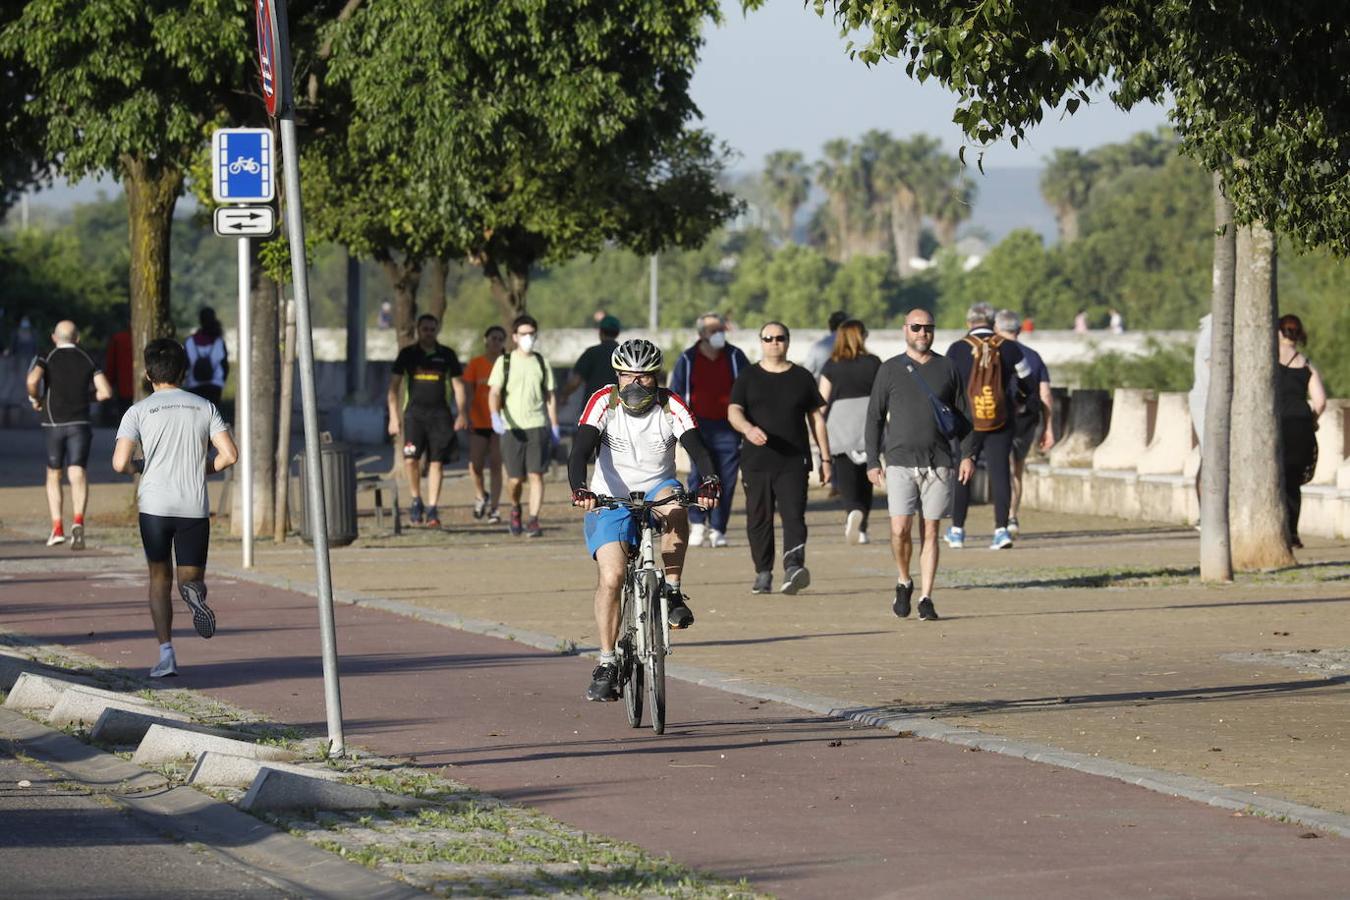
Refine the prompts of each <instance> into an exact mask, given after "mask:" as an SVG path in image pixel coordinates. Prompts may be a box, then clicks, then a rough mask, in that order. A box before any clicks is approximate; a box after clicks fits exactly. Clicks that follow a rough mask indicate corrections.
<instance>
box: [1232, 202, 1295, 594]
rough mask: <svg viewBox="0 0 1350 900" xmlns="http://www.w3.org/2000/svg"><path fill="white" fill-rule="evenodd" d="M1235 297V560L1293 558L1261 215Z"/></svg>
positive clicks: (1251, 565)
mask: <svg viewBox="0 0 1350 900" xmlns="http://www.w3.org/2000/svg"><path fill="white" fill-rule="evenodd" d="M1236 259H1237V263H1236V271H1237V278H1236V289H1235V291H1234V303H1233V307H1234V309H1233V358H1234V359H1240V360H1242V366H1241V367H1240V368H1237V367H1235V371H1234V378H1233V409H1232V416H1231V418H1232V424H1231V432H1230V433H1231V441H1232V447H1231V450H1230V455H1229V460H1230V467H1231V468H1230V484H1229V495H1228V511H1229V518H1230V531H1231V534H1230V538H1231V543H1232V551H1233V568H1235V569H1237V570H1238V571H1249V570H1253V569H1274V568H1279V567H1281V566H1289V565H1293V563H1294V555H1293V553H1292V552H1290V548H1289V533H1288V528H1287V524H1286V522H1285V512H1284V489H1283V485H1284V472H1283V466H1282V465H1281V446H1280V423H1279V418H1278V417H1277V416H1276V413H1275V360H1276V353H1277V349H1276V341H1275V321H1276V314H1275V236H1274V235H1273V234H1271V233H1270V231H1269V230H1267V229H1266V227H1265V226H1264V225H1263V224H1261V223H1259V222H1258V223H1255V224H1253V225H1250V226H1244V227H1242V228H1239V229H1238V232H1237V248H1236Z"/></svg>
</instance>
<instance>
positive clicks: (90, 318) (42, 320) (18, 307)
mask: <svg viewBox="0 0 1350 900" xmlns="http://www.w3.org/2000/svg"><path fill="white" fill-rule="evenodd" d="M122 231H123V234H125V232H126V227H125V225H124V226H123V229H122ZM98 250H99V248H98V247H96V246H93V245H91V244H90V243H88V242H86V241H82V240H81V236H80V233H79V231H78V230H77V229H75V228H72V227H69V226H68V227H65V228H62V229H60V230H57V231H43V230H39V229H36V228H30V229H27V230H25V231H20V232H15V233H12V234H6V235H4V236H0V308H3V309H5V310H6V318H7V319H8V320H9V322H8V323H7V325H9V326H11V327H12V324H13V322H17V321H18V319H19V318H20V317H22V316H24V315H27V316H29V317H30V319H31V320H32V322H33V325H34V327H35V328H36V329H37V334H38V339H39V344H40V345H42V344H45V343H46V336H47V335H48V334H50V333H51V329H52V327H53V326H54V325H56V323H57V322H58V321H60V320H61V319H66V318H68V319H72V320H73V321H74V322H75V323H76V325H78V326H79V328H80V335H81V340H82V341H84V343H85V344H86V346H88V347H90V348H91V349H94V350H98V349H100V348H101V347H102V346H103V343H104V341H106V340H107V338H108V336H109V335H110V334H112V332H114V331H117V330H119V329H121V328H123V327H125V326H126V320H125V317H124V314H123V312H122V307H123V305H124V304H125V303H126V301H127V280H126V260H125V258H123V259H121V260H120V261H117V260H105V261H104V265H102V266H94V265H85V264H81V261H82V259H85V258H88V257H96V256H98V255H99V253H98Z"/></svg>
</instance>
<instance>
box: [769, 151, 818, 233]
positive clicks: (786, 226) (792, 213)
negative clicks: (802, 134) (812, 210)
mask: <svg viewBox="0 0 1350 900" xmlns="http://www.w3.org/2000/svg"><path fill="white" fill-rule="evenodd" d="M764 186H765V189H766V191H767V192H768V195H769V202H770V203H772V204H773V207H774V209H775V210H776V211H777V213H778V221H779V224H780V226H781V227H782V229H783V236H784V237H785V238H787V240H789V241H791V240H792V232H793V223H794V222H795V221H796V219H797V210H799V209H801V206H802V204H803V203H805V202H806V195H807V192H808V191H809V190H810V188H811V170H810V169H809V168H808V167H807V165H806V160H805V158H804V157H803V156H802V154H800V153H798V152H797V151H796V150H775V151H774V152H773V153H770V154H769V155H768V157H767V158H766V159H765V161H764Z"/></svg>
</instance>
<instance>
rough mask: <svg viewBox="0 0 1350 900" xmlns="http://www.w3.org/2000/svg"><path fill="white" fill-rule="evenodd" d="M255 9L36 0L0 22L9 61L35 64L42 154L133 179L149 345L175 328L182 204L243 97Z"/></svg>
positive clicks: (137, 293) (142, 332) (135, 315)
mask: <svg viewBox="0 0 1350 900" xmlns="http://www.w3.org/2000/svg"><path fill="white" fill-rule="evenodd" d="M11 6H12V4H11ZM251 12H252V4H250V3H248V2H247V0H188V2H182V3H167V2H156V3H150V4H141V5H134V4H128V3H125V2H122V0H28V2H26V3H23V4H22V11H21V12H20V13H19V14H18V15H17V16H15V17H14V18H12V19H9V20H8V21H5V22H4V24H3V30H0V61H3V65H0V68H5V67H9V66H20V67H23V68H24V69H26V70H27V71H28V72H30V73H31V80H30V82H29V94H28V97H27V103H26V104H25V113H26V115H27V117H28V118H29V119H30V120H31V122H32V127H33V128H35V129H37V130H38V131H39V132H40V133H41V134H42V136H43V137H42V142H41V148H40V149H41V154H40V155H41V157H42V159H43V161H45V162H50V163H51V164H52V165H54V166H55V167H57V168H58V169H59V171H60V172H61V174H63V175H65V176H66V177H67V178H71V179H77V178H82V177H84V176H87V175H94V174H99V173H102V172H109V173H112V174H113V175H114V176H115V177H116V178H117V179H118V180H119V181H121V182H122V184H123V186H124V188H125V189H126V195H127V210H128V219H129V223H130V238H131V240H130V245H131V264H130V270H129V277H130V295H131V309H132V313H131V317H132V334H133V341H134V343H135V344H136V345H138V346H142V345H144V344H145V343H146V342H147V341H149V340H150V339H151V338H154V337H159V336H162V335H169V334H172V333H173V322H172V318H171V307H170V291H169V273H170V262H169V259H170V253H169V249H170V239H169V235H170V229H171V225H172V222H173V213H174V207H175V205H176V204H177V202H178V198H179V196H180V195H181V193H182V191H183V181H184V172H185V170H186V168H187V167H188V165H189V164H190V161H191V158H192V156H193V155H194V154H195V153H197V152H198V150H199V148H200V147H201V145H202V142H203V139H204V136H205V132H206V130H207V129H208V128H209V127H210V125H211V124H212V123H215V122H218V121H220V120H221V117H222V115H223V114H224V113H225V111H226V110H227V109H228V108H229V107H230V105H231V104H237V103H239V102H240V101H241V99H243V97H242V95H243V93H244V87H245V85H247V84H248V83H249V79H248V72H249V69H248V66H247V61H248V59H249V56H250V42H249V35H248V31H247V29H246V24H247V22H248V21H249V20H250V17H251ZM137 366H138V367H139V366H140V360H139V357H138V358H137Z"/></svg>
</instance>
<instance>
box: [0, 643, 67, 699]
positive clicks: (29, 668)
mask: <svg viewBox="0 0 1350 900" xmlns="http://www.w3.org/2000/svg"><path fill="white" fill-rule="evenodd" d="M25 672H31V673H32V674H34V675H46V676H47V677H49V678H63V679H68V680H70V681H72V682H80V683H83V682H84V681H86V680H87V679H82V678H80V676H78V675H67V674H66V672H65V671H64V670H63V669H57V668H54V667H52V666H49V665H46V664H45V663H40V662H38V661H37V660H35V659H30V658H29V657H27V656H23V655H22V654H19V653H12V652H7V651H5V650H0V691H11V690H13V689H14V683H15V682H16V681H18V680H19V676H20V675H22V674H23V673H25Z"/></svg>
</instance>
